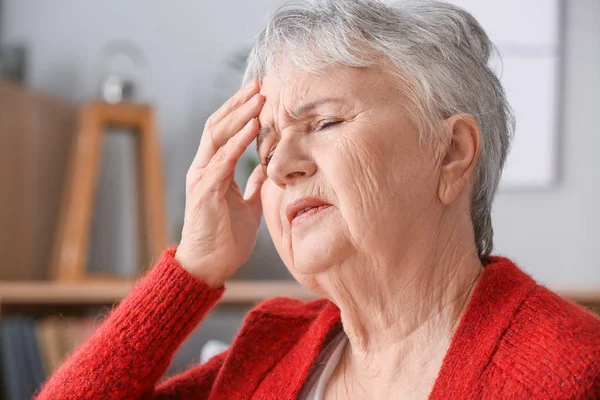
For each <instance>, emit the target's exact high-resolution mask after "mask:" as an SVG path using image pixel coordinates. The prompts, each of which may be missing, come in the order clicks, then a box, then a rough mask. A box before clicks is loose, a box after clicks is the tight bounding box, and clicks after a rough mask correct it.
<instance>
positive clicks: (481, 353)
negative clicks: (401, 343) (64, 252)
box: [255, 257, 537, 399]
mask: <svg viewBox="0 0 600 400" xmlns="http://www.w3.org/2000/svg"><path fill="white" fill-rule="evenodd" d="M536 285H537V284H536V283H535V281H534V280H533V279H532V278H531V277H530V276H528V275H527V274H525V273H524V272H523V271H521V270H520V269H519V268H518V267H517V266H516V265H515V264H514V263H512V262H511V261H510V260H508V259H506V258H502V257H490V258H489V259H488V262H487V263H486V265H485V268H484V272H483V274H482V276H481V278H480V280H479V282H478V283H477V286H476V288H475V290H474V291H473V295H472V297H471V300H470V301H469V304H468V306H467V310H466V311H465V313H464V314H463V316H462V317H461V320H460V322H459V325H458V327H457V329H456V331H455V333H454V335H453V337H452V340H451V343H450V347H449V349H448V351H447V353H446V356H445V357H444V361H443V363H442V366H441V368H440V371H439V373H438V377H437V379H436V381H435V384H434V386H433V389H432V392H431V394H430V396H429V398H430V399H448V398H457V399H462V398H468V397H469V395H472V390H473V388H474V387H475V384H476V382H477V380H478V378H479V377H480V375H481V373H482V372H483V370H484V369H485V367H486V364H487V362H488V360H490V358H491V357H492V355H493V353H494V351H495V349H496V348H497V346H496V345H497V343H498V342H499V340H500V339H501V338H502V335H503V333H504V332H505V331H506V330H507V328H508V327H509V325H510V323H511V320H512V317H513V315H514V314H515V313H516V312H517V311H518V309H519V306H520V305H521V304H522V302H523V301H524V300H525V299H526V297H527V296H528V294H529V293H530V292H531V291H532V290H533V289H534V288H535V287H536ZM317 302H325V303H326V304H324V306H323V308H322V310H321V311H320V312H319V314H317V316H316V318H315V319H314V320H313V321H312V322H311V323H310V326H309V327H308V330H307V331H306V333H305V334H304V335H302V336H301V338H300V339H299V340H298V341H297V342H296V343H295V344H294V345H293V346H292V347H291V348H290V349H289V350H288V351H287V352H286V353H285V354H282V356H281V359H280V362H278V363H277V364H275V365H273V366H272V369H271V371H270V372H269V373H268V376H266V377H265V380H264V381H263V382H262V384H261V385H260V387H259V391H258V392H261V388H262V389H263V390H264V392H265V393H264V394H268V397H269V398H289V395H290V394H292V395H293V396H294V398H295V397H297V396H298V393H299V392H300V390H301V389H302V387H303V385H304V382H305V381H306V380H307V379H308V377H309V376H310V372H311V368H312V366H313V364H314V361H315V360H316V359H317V357H318V355H319V353H320V351H321V349H322V348H323V346H324V345H325V344H326V343H327V340H328V338H330V337H331V336H332V334H333V333H335V332H338V331H339V329H340V328H341V320H340V310H339V308H338V307H337V306H335V305H334V304H333V303H332V302H330V301H328V300H317ZM290 363H291V364H293V365H295V366H296V368H295V369H294V370H293V371H291V373H290V370H289V369H287V368H284V366H285V365H290ZM457 375H458V376H461V377H463V379H461V380H460V381H457V380H456V379H453V377H454V376H457ZM269 382H271V383H272V382H277V383H278V384H276V385H272V384H269ZM282 382H287V384H285V385H282ZM258 392H257V393H255V394H258ZM259 398H262V397H260V396H259Z"/></svg>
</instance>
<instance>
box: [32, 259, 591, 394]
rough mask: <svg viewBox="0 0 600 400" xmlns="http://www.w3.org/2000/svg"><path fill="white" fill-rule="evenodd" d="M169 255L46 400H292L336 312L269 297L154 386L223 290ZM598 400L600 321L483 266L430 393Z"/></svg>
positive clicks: (64, 370) (513, 270)
mask: <svg viewBox="0 0 600 400" xmlns="http://www.w3.org/2000/svg"><path fill="white" fill-rule="evenodd" d="M173 255H174V251H173V250H170V251H167V252H166V253H165V254H164V256H163V257H162V259H161V260H160V261H159V262H158V264H157V265H156V266H155V268H153V270H152V271H151V272H150V273H149V274H148V275H147V276H146V277H145V278H144V279H142V280H141V281H140V282H139V283H138V284H137V285H136V287H135V288H134V289H133V290H132V292H131V294H129V296H127V297H126V298H125V299H124V300H123V301H122V302H121V304H120V305H119V306H118V307H116V309H115V310H113V311H112V312H111V314H110V315H109V316H108V318H107V319H106V321H105V322H104V323H103V325H102V326H101V327H100V328H99V329H98V331H97V332H96V333H95V334H94V336H92V338H91V339H90V340H89V341H88V342H87V343H85V344H84V345H83V346H81V348H79V349H78V350H77V351H76V352H75V353H74V354H73V355H72V356H71V357H70V358H69V359H68V360H67V361H66V362H65V363H64V365H63V366H62V367H61V368H60V369H59V370H58V371H57V372H56V373H55V374H54V376H53V377H52V378H51V379H50V380H49V381H48V382H47V383H46V384H45V385H44V387H43V388H42V390H41V392H40V393H39V395H38V397H37V398H38V399H40V400H42V399H52V400H56V399H73V400H75V399H77V400H81V399H238V400H239V399H251V398H252V399H278V400H279V399H294V398H296V397H297V395H298V393H299V391H300V390H301V388H302V385H303V383H304V382H305V380H306V379H307V377H308V376H309V374H310V371H311V366H312V365H313V362H314V360H315V358H316V357H317V355H318V354H319V351H320V349H321V348H322V346H323V344H324V343H325V342H326V341H327V340H328V337H329V336H330V334H331V333H332V332H334V331H336V330H337V329H339V327H340V313H339V309H338V308H337V307H336V306H335V305H334V304H332V303H331V302H329V301H327V300H315V301H311V302H308V303H307V302H302V301H298V300H292V299H288V298H276V299H272V300H268V301H266V302H264V303H262V304H260V305H258V306H257V307H256V308H255V309H253V310H252V311H251V312H250V313H249V314H248V316H247V317H246V319H245V322H244V324H243V326H242V328H241V329H240V331H239V333H238V335H237V337H236V338H235V340H234V342H233V344H232V346H231V347H230V349H229V350H228V351H226V352H225V353H222V354H220V355H218V356H216V357H214V358H212V359H211V360H210V361H209V362H208V363H206V364H204V365H200V366H195V367H193V368H190V369H189V370H188V371H187V372H185V373H183V374H182V375H180V376H176V377H174V378H170V379H168V380H167V381H165V382H163V383H160V384H158V385H157V381H158V380H159V379H160V377H161V376H162V375H163V373H164V372H165V370H166V369H167V367H168V365H169V360H170V359H171V357H172V356H173V354H174V352H175V351H176V349H177V348H178V346H179V345H180V344H181V343H182V341H183V340H184V339H185V337H186V336H187V335H188V334H189V333H190V332H191V330H192V329H193V328H194V327H195V326H196V325H197V324H198V323H199V322H200V321H201V320H202V318H203V317H204V316H205V315H206V313H207V312H208V311H209V310H210V309H211V308H212V307H213V306H214V304H215V303H216V302H217V301H218V300H219V298H220V297H221V295H222V292H223V289H220V290H211V289H209V288H208V286H206V285H205V284H204V283H203V282H202V281H200V280H198V279H196V278H194V277H193V276H191V275H189V274H188V273H187V272H186V271H185V270H184V269H182V268H181V267H180V266H179V265H177V263H176V262H175V261H174V259H173ZM467 398H468V399H566V398H569V399H592V398H600V320H599V319H598V318H597V317H595V316H593V315H592V314H591V313H590V312H588V311H586V310H584V309H583V308H580V307H579V306H577V305H575V304H573V303H571V302H569V301H567V300H564V299H562V298H561V297H559V296H557V295H555V294H554V293H552V292H550V291H549V290H547V289H546V288H544V287H542V286H540V285H538V284H536V283H535V282H534V281H533V279H531V278H530V277H529V276H528V275H526V274H525V273H524V272H522V271H521V270H519V269H518V268H517V267H516V266H515V265H514V264H513V263H512V262H510V261H509V260H507V259H504V258H499V257H493V258H491V262H490V264H489V265H487V266H486V268H485V271H484V273H483V275H482V278H481V280H480V282H479V283H478V286H477V288H476V289H475V291H474V294H473V297H472V299H471V301H470V303H469V305H468V308H467V310H466V312H465V313H464V315H463V317H462V319H461V321H460V324H459V326H458V328H457V331H456V333H455V335H454V337H453V339H452V342H451V345H450V348H449V350H448V353H447V354H446V356H445V358H444V362H443V364H442V367H441V370H440V372H439V375H438V378H437V380H436V382H435V385H434V387H433V390H432V392H431V395H430V399H467Z"/></svg>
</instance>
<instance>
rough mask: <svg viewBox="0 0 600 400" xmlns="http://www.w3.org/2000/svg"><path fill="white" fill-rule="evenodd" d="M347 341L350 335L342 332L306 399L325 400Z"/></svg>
mask: <svg viewBox="0 0 600 400" xmlns="http://www.w3.org/2000/svg"><path fill="white" fill-rule="evenodd" d="M346 343H348V337H347V336H346V335H345V334H343V333H342V335H341V337H340V338H339V340H338V343H337V345H336V346H335V349H334V350H333V351H332V352H331V355H330V356H329V358H328V359H327V362H326V363H325V366H324V367H323V369H322V370H321V373H320V375H319V378H318V380H317V381H316V383H315V384H314V386H313V387H312V389H311V390H310V392H309V394H308V396H306V400H323V397H324V396H325V389H326V388H327V384H328V383H329V379H330V378H331V375H332V374H333V371H335V368H336V367H337V365H338V363H339V362H340V358H342V354H343V352H344V347H346Z"/></svg>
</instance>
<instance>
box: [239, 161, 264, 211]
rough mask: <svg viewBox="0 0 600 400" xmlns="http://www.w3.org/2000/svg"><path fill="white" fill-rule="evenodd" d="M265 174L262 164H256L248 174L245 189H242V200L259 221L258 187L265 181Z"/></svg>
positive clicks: (260, 208) (260, 206) (260, 207)
mask: <svg viewBox="0 0 600 400" xmlns="http://www.w3.org/2000/svg"><path fill="white" fill-rule="evenodd" d="M266 178H267V177H266V175H265V172H264V168H263V166H262V165H258V166H257V167H256V168H254V171H252V174H250V177H249V178H248V183H246V190H245V191H244V200H245V201H246V203H247V204H248V205H249V206H250V208H251V209H252V211H253V213H254V216H255V217H256V220H257V221H260V217H261V215H262V202H261V197H260V189H261V188H262V185H263V183H265V179H266Z"/></svg>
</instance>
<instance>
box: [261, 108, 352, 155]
mask: <svg viewBox="0 0 600 400" xmlns="http://www.w3.org/2000/svg"><path fill="white" fill-rule="evenodd" d="M343 101H344V99H342V98H340V97H323V98H321V99H317V100H313V101H309V102H308V103H304V104H301V105H299V106H296V107H294V108H293V109H292V111H291V112H290V116H291V117H292V118H294V119H299V118H301V117H302V116H303V115H304V114H306V113H308V112H310V111H312V110H314V109H315V108H317V107H319V106H321V105H323V104H326V103H342V102H343ZM274 129H275V127H274V124H273V121H270V122H269V123H267V124H266V125H265V126H263V127H262V128H260V129H259V131H258V136H257V137H256V145H257V147H258V148H260V145H261V143H262V142H263V141H264V140H265V139H266V138H268V137H269V135H270V134H271V132H272V131H273V130H274Z"/></svg>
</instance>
